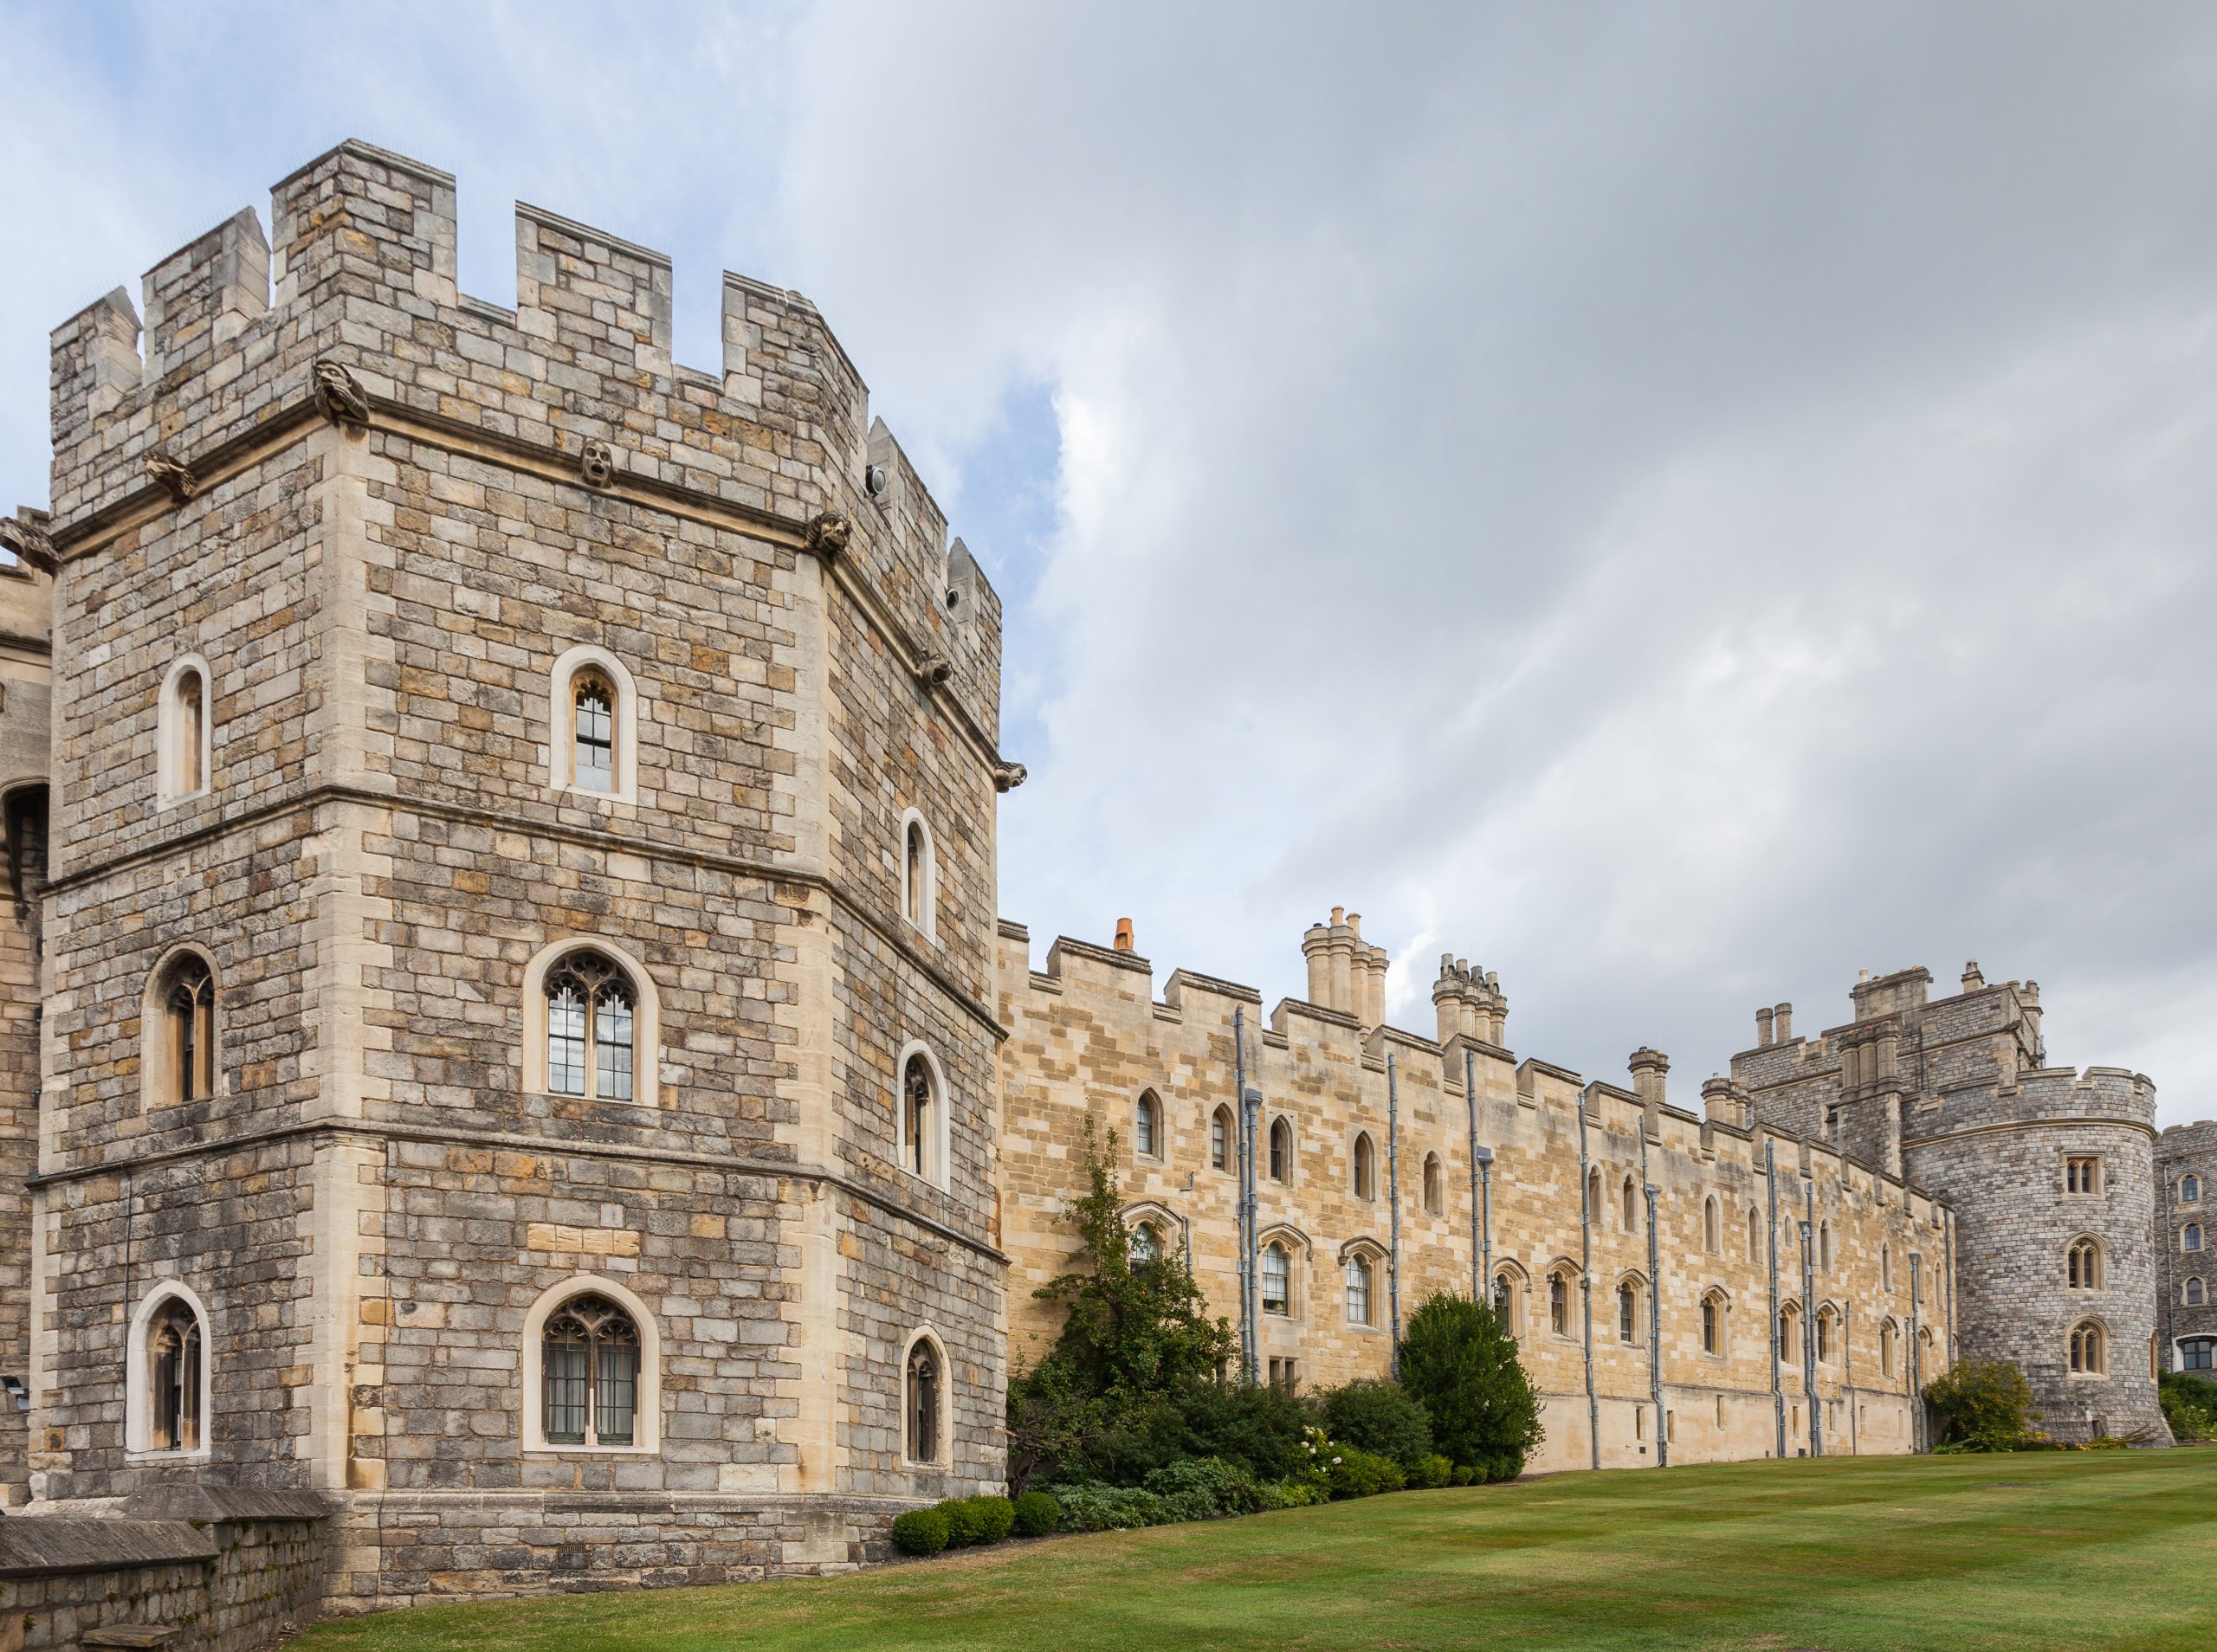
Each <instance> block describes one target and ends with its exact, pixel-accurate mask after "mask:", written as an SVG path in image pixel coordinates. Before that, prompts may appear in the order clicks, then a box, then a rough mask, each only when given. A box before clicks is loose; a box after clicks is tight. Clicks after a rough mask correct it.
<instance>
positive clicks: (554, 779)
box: [546, 642, 639, 803]
mask: <svg viewBox="0 0 2217 1652" xmlns="http://www.w3.org/2000/svg"><path fill="white" fill-rule="evenodd" d="M587 668H593V669H597V670H598V671H599V672H600V674H602V675H603V676H605V677H606V678H607V679H608V681H609V683H610V685H611V687H614V689H615V690H616V705H615V707H614V709H613V715H612V716H611V719H610V721H611V725H612V726H611V733H612V735H613V736H614V739H615V745H616V750H615V752H614V753H613V754H612V761H611V764H610V778H611V780H612V781H613V782H614V783H615V784H614V785H613V787H612V788H611V790H609V791H597V790H595V789H593V788H591V787H590V786H580V785H578V784H577V775H576V773H575V771H574V768H573V765H574V764H575V762H576V760H577V750H576V738H575V733H574V727H575V722H576V718H577V694H576V682H577V675H578V672H580V671H582V670H585V669H587ZM546 784H547V786H548V788H549V789H550V790H552V791H557V792H559V793H561V794H562V795H563V796H564V797H572V798H590V799H591V800H592V801H594V802H597V803H608V802H614V803H637V802H638V801H639V694H638V689H637V686H636V685H635V684H634V683H633V681H632V680H631V674H630V671H629V670H628V669H626V668H625V667H624V662H623V661H621V660H619V659H617V657H616V656H615V655H612V654H611V653H610V652H609V651H608V650H607V649H602V648H596V647H594V646H593V645H592V644H591V643H589V642H580V643H579V644H578V646H577V647H575V648H573V649H570V650H568V651H567V652H566V653H565V654H564V655H562V656H561V658H559V660H557V661H554V669H553V672H552V673H551V674H549V676H548V680H547V699H546Z"/></svg>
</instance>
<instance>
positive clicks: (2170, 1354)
mask: <svg viewBox="0 0 2217 1652" xmlns="http://www.w3.org/2000/svg"><path fill="white" fill-rule="evenodd" d="M2189 1176H2191V1177H2192V1178H2194V1180H2195V1182H2196V1184H2197V1187H2196V1189H2195V1191H2197V1192H2198V1193H2199V1195H2200V1197H2198V1198H2196V1199H2194V1200H2192V1201H2188V1199H2187V1198H2186V1197H2185V1196H2184V1186H2183V1184H2184V1183H2185V1181H2186V1178H2188V1177H2189ZM2156 1188H2157V1192H2156V1256H2157V1259H2158V1264H2159V1265H2158V1269H2157V1274H2156V1279H2157V1287H2158V1294H2157V1300H2156V1351H2157V1358H2158V1362H2159V1364H2160V1365H2161V1366H2162V1369H2163V1370H2165V1371H2177V1370H2180V1369H2181V1368H2182V1367H2183V1365H2184V1360H2183V1358H2182V1357H2181V1352H2180V1349H2179V1344H2180V1342H2181V1341H2182V1340H2183V1339H2186V1338H2188V1337H2209V1338H2213V1339H2217V1120H2211V1119H2204V1120H2201V1121H2200V1122H2199V1123H2195V1124H2188V1125H2173V1126H2171V1127H2170V1128H2169V1129H2168V1130H2166V1131H2165V1132H2163V1133H2162V1135H2161V1136H2159V1137H2157V1138H2156ZM2189 1226H2198V1227H2200V1228H2201V1249H2200V1250H2199V1251H2189V1250H2188V1249H2186V1248H2185V1247H2186V1230H2187V1229H2188V1227H2189ZM2188 1281H2200V1283H2201V1301H2200V1302H2198V1303H2197V1302H2194V1301H2191V1300H2188V1288H2187V1287H2188ZM2210 1375H2211V1378H2212V1380H2217V1371H2212V1372H2211V1373H2210Z"/></svg>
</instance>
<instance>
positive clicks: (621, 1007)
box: [592, 990, 631, 1101]
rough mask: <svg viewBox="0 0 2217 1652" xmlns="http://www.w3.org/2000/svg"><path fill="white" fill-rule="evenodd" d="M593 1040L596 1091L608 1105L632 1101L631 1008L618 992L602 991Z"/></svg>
mask: <svg viewBox="0 0 2217 1652" xmlns="http://www.w3.org/2000/svg"><path fill="white" fill-rule="evenodd" d="M592 1036H593V1049H594V1055H595V1059H596V1061H597V1062H598V1071H597V1073H596V1074H595V1077H596V1080H597V1081H598V1089H597V1090H596V1091H595V1094H598V1095H599V1096H601V1097H602V1098H603V1099H604V1100H611V1101H629V1100H630V1099H631V1004H630V999H628V998H627V997H624V994H623V993H622V992H620V991H614V990H605V991H603V992H602V993H601V995H600V997H599V999H598V1001H597V1002H596V1003H594V1005H593V1015H592Z"/></svg>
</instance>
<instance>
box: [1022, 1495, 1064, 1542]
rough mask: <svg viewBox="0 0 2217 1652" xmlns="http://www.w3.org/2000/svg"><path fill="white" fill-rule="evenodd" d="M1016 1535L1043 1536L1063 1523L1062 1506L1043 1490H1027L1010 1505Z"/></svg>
mask: <svg viewBox="0 0 2217 1652" xmlns="http://www.w3.org/2000/svg"><path fill="white" fill-rule="evenodd" d="M1009 1517H1010V1519H1011V1520H1013V1521H1014V1522H1015V1525H1016V1534H1017V1536H1018V1537H1045V1536H1046V1535H1047V1533H1050V1532H1051V1531H1053V1530H1054V1529H1055V1528H1056V1527H1057V1526H1060V1525H1061V1524H1062V1523H1063V1506H1062V1505H1061V1504H1060V1503H1058V1502H1057V1501H1056V1500H1054V1498H1053V1497H1052V1496H1050V1494H1047V1493H1045V1492H1043V1491H1028V1492H1026V1493H1024V1495H1023V1496H1021V1497H1019V1498H1018V1499H1017V1500H1016V1501H1015V1502H1014V1503H1013V1504H1012V1505H1011V1506H1010V1509H1009Z"/></svg>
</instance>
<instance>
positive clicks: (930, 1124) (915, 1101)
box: [901, 1051, 946, 1185]
mask: <svg viewBox="0 0 2217 1652" xmlns="http://www.w3.org/2000/svg"><path fill="white" fill-rule="evenodd" d="M941 1110H942V1109H941V1106H940V1094H939V1081H938V1078H937V1076H936V1075H935V1074H934V1073H933V1071H932V1066H931V1063H930V1062H928V1061H926V1060H925V1059H924V1057H923V1055H922V1052H921V1051H918V1052H917V1053H915V1054H914V1055H910V1056H909V1057H908V1065H907V1066H906V1067H905V1068H902V1073H901V1163H902V1165H904V1166H906V1167H907V1168H908V1170H909V1171H912V1172H914V1173H915V1175H918V1176H921V1177H922V1178H924V1179H925V1180H926V1181H928V1182H940V1183H941V1184H942V1185H943V1184H944V1182H943V1177H942V1169H943V1167H942V1165H941V1162H940V1158H941V1141H940V1138H941V1135H942V1133H943V1132H944V1129H945V1126H946V1120H943V1119H942V1118H941V1117H940V1112H941Z"/></svg>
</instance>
